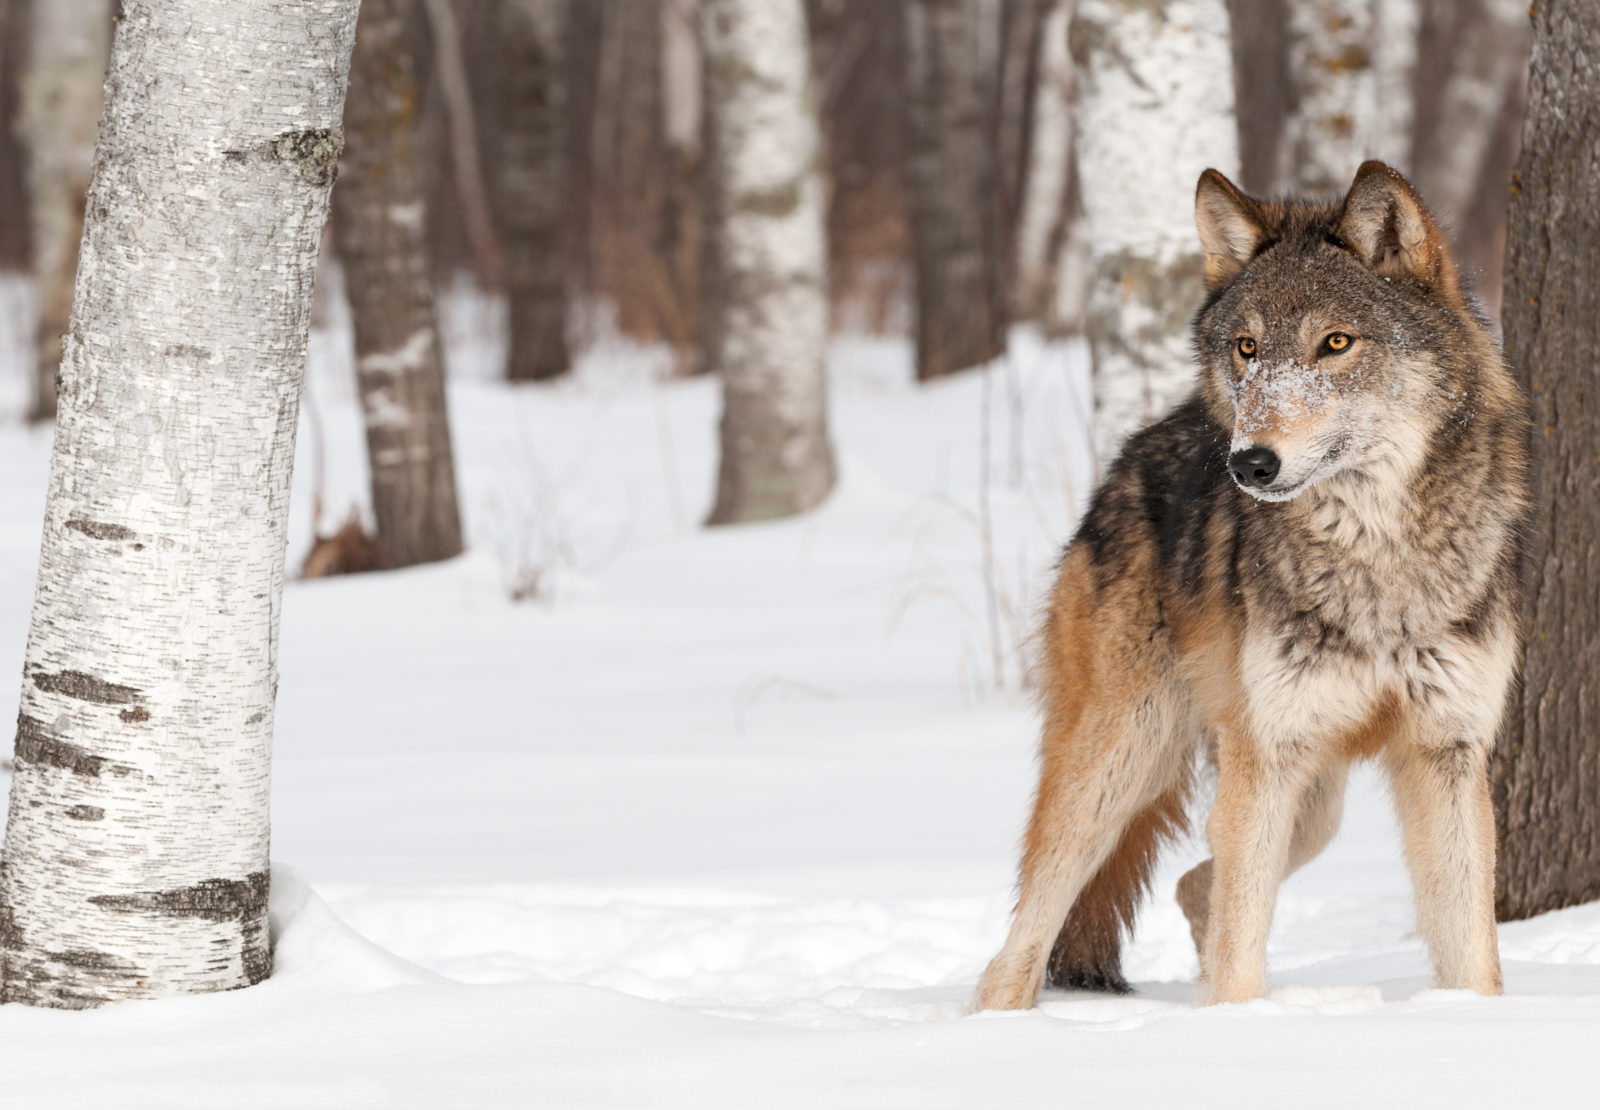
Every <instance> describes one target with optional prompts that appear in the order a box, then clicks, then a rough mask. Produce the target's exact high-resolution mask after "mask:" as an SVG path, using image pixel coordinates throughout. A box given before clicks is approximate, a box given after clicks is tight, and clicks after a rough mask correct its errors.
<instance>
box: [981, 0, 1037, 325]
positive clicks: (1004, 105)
mask: <svg viewBox="0 0 1600 1110" xmlns="http://www.w3.org/2000/svg"><path fill="white" fill-rule="evenodd" d="M987 3H989V4H996V3H998V11H997V12H995V13H994V14H993V15H992V16H991V15H990V14H988V13H987V12H984V16H983V23H982V25H981V26H982V27H984V28H988V27H990V26H991V25H992V26H993V30H994V32H995V35H996V37H997V39H998V42H997V44H996V47H997V49H996V54H997V56H996V59H995V63H994V65H995V66H996V67H998V70H999V73H998V76H997V78H996V80H995V82H994V90H993V95H992V96H991V100H992V101H993V112H994V125H993V133H994V143H993V146H994V155H993V165H994V184H993V187H992V189H991V190H990V191H991V192H992V193H993V196H994V201H993V204H992V207H993V210H994V216H993V221H994V223H993V229H992V231H991V233H990V234H991V239H990V241H991V242H993V243H994V245H995V254H996V260H995V265H996V266H997V267H998V268H999V271H1000V278H999V280H1000V282H1001V285H1002V288H1003V289H1005V290H1006V294H1007V299H1006V301H1005V303H1004V305H1003V312H1004V315H1005V316H1006V317H1008V318H1009V317H1010V316H1011V315H1012V312H1011V307H1012V305H1013V304H1014V303H1015V300H1014V298H1013V297H1012V296H1011V294H1012V292H1013V291H1014V290H1015V289H1016V281H1017V268H1018V242H1017V236H1018V228H1019V225H1020V224H1021V221H1022V215H1023V204H1024V194H1025V193H1026V190H1027V187H1028V169H1029V165H1030V164H1031V162H1032V160H1033V143H1032V142H1031V138H1032V136H1033V134H1034V119H1035V113H1036V111H1037V108H1038V93H1039V58H1040V53H1041V49H1042V45H1043V39H1042V37H1041V32H1042V29H1043V24H1044V18H1045V14H1046V13H1045V9H1046V8H1048V7H1050V6H1051V0H987ZM980 11H982V9H981V8H980ZM986 68H989V67H987V66H986Z"/></svg>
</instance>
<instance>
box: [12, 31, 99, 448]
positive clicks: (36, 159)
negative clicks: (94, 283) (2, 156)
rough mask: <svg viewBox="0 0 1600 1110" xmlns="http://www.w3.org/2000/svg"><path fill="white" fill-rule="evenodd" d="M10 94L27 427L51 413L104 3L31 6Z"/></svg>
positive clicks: (95, 114) (95, 96) (94, 116)
mask: <svg viewBox="0 0 1600 1110" xmlns="http://www.w3.org/2000/svg"><path fill="white" fill-rule="evenodd" d="M27 22H28V32H29V33H28V42H27V51H26V60H25V62H24V64H23V69H22V73H21V77H20V80H19V82H18V86H19V87H18V92H19V96H20V104H19V111H18V115H17V133H18V135H19V136H20V137H21V139H22V146H23V150H24V153H25V156H26V165H25V179H26V182H27V189H28V216H29V224H30V232H31V234H30V236H29V238H30V241H31V243H32V246H33V280H34V289H35V295H36V296H37V297H38V302H39V320H38V326H37V327H38V330H37V344H36V350H37V360H36V364H35V373H34V386H33V403H32V407H31V408H30V410H29V413H28V418H29V419H30V420H49V419H51V418H53V417H54V416H55V413H56V372H57V370H58V369H59V368H60V366H61V337H62V336H63V335H65V334H66V331H67V321H68V313H69V312H70V310H71V308H72V284H73V278H74V275H75V274H76V272H77V268H78V240H79V239H80V238H81V237H82V235H83V202H84V191H85V190H86V189H87V188H88V187H89V163H90V161H91V159H92V158H93V155H94V137H95V127H96V125H97V124H98V122H99V119H100V86H101V82H102V81H103V79H104V76H105V70H106V52H107V50H108V49H109V47H110V43H111V11H110V8H109V7H108V5H107V0H34V3H33V5H32V8H31V11H30V12H29V19H28V21H27Z"/></svg>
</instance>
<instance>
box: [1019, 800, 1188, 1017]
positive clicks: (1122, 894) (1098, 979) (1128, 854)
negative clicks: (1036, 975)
mask: <svg viewBox="0 0 1600 1110" xmlns="http://www.w3.org/2000/svg"><path fill="white" fill-rule="evenodd" d="M1190 788H1191V779H1190V776H1188V775H1185V776H1184V777H1183V779H1182V781H1180V782H1179V783H1178V784H1177V785H1175V786H1174V787H1173V788H1172V789H1171V790H1169V791H1168V792H1167V793H1165V794H1163V795H1162V796H1161V797H1160V798H1158V799H1157V800H1156V801H1155V802H1153V803H1152V804H1151V805H1149V806H1148V807H1146V808H1145V809H1144V810H1142V811H1140V812H1139V814H1138V815H1136V816H1135V817H1134V819H1133V820H1132V821H1130V822H1129V823H1128V827H1127V828H1126V829H1124V830H1123V833H1122V839H1121V840H1120V841H1118V842H1117V846H1116V848H1114V849H1113V850H1112V852H1111V855H1110V856H1108V857H1107V858H1106V861H1105V863H1103V864H1101V865H1100V870H1099V871H1096V872H1095V875H1094V878H1092V879H1090V880H1089V884H1088V885H1087V886H1085V887H1084V888H1083V893H1081V894H1079V895H1078V900H1077V901H1076V902H1074V903H1073V905H1072V910H1071V912H1070V913H1068V914H1067V920H1066V924H1064V925H1063V926H1062V927H1061V934H1060V935H1059V936H1058V937H1056V943H1055V946H1054V947H1053V948H1052V949H1051V950H1050V963H1049V965H1048V966H1047V968H1046V970H1045V977H1046V980H1047V982H1048V983H1049V985H1050V986H1052V987H1071V988H1074V989H1077V990H1091V991H1108V992H1110V993H1112V994H1127V993H1128V992H1129V991H1130V990H1132V988H1131V987H1129V986H1128V981H1127V980H1126V979H1124V978H1123V977H1122V942H1123V939H1124V938H1125V937H1126V936H1129V935H1131V934H1132V932H1133V922H1134V919H1135V918H1136V917H1137V916H1138V913H1139V904H1140V903H1141V902H1143V901H1144V896H1145V893H1146V892H1147V891H1148V890H1149V888H1150V875H1151V872H1152V871H1154V870H1155V865H1156V859H1157V857H1158V856H1159V855H1160V854H1161V848H1162V846H1163V845H1164V844H1166V843H1167V842H1168V841H1171V840H1173V839H1176V838H1177V837H1179V836H1182V835H1183V834H1184V833H1185V832H1187V831H1188V828H1189V819H1188V814H1187V812H1186V808H1185V807H1186V805H1187V803H1188V800H1189V792H1190Z"/></svg>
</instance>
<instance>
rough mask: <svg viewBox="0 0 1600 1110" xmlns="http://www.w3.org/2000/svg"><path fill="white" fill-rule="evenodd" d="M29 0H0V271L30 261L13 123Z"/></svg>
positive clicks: (24, 265)
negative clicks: (3, 214) (19, 215)
mask: <svg viewBox="0 0 1600 1110" xmlns="http://www.w3.org/2000/svg"><path fill="white" fill-rule="evenodd" d="M27 17H28V0H0V212H3V213H5V218H4V219H0V272H3V271H6V270H15V271H18V272H21V271H25V270H27V269H28V268H29V266H30V265H31V257H30V254H29V249H28V221H27V220H26V219H21V218H19V217H18V215H17V214H18V213H21V212H26V211H27V210H28V203H27V196H28V193H27V189H26V187H25V186H24V184H23V180H22V149H21V147H20V145H19V144H18V136H17V134H16V128H14V127H13V123H14V122H15V121H16V119H17V114H18V113H17V71H18V70H19V69H21V68H22V59H23V45H24V43H25V42H26V41H27V35H26V33H25V32H26V25H27Z"/></svg>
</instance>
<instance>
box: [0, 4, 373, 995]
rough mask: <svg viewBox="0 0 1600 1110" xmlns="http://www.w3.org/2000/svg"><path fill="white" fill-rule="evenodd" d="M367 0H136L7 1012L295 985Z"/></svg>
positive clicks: (60, 542) (54, 565)
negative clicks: (321, 275)
mask: <svg viewBox="0 0 1600 1110" xmlns="http://www.w3.org/2000/svg"><path fill="white" fill-rule="evenodd" d="M356 7H357V3H356V0H234V2H232V3H229V4H225V5H224V4H217V3H215V2H214V0H123V2H122V6H121V18H120V21H119V23H118V25H117V32H116V41H115V45H114V47H113V51H112V57H111V68H110V76H109V78H108V81H107V88H108V90H109V100H108V103H107V106H106V112H105V116H104V119H103V120H102V123H101V129H100V139H99V143H98V146H97V148H96V153H95V160H94V172H93V178H92V181H91V184H90V188H89V203H88V211H89V218H88V226H87V231H86V234H85V236H84V239H83V257H82V262H81V266H80V271H79V278H78V284H77V293H76V298H75V301H74V305H73V313H72V326H71V330H70V331H69V333H68V336H67V341H66V344H65V352H64V356H63V361H62V377H61V382H62V389H61V398H60V401H61V408H60V416H59V419H58V422H57V428H56V439H55V453H54V456H53V458H52V460H51V468H50V487H49V497H48V501H47V504H46V510H45V523H44V543H43V549H42V551H41V554H40V561H39V579H38V590H37V593H36V595H35V599H34V609H33V619H32V624H31V627H30V630H29V636H28V646H27V653H26V657H25V661H24V665H23V683H22V687H23V689H22V704H21V712H20V715H19V720H18V730H17V744H16V775H15V778H14V781H13V785H12V794H11V808H10V818H9V821H8V824H7V827H6V841H5V865H4V868H3V874H0V958H3V964H4V967H3V980H0V989H3V995H0V997H3V998H5V999H6V1000H11V1001H20V1002H28V1003H34V1004H39V1005H52V1006H64V1007H82V1006H91V1005H95V1004H97V1003H100V1002H103V1001H106V1000H110V999H122V998H136V997H149V996H155V995H164V994H171V993H175V992H199V991H209V990H220V989H226V988H230V987H238V986H244V985H247V984H249V983H253V982H257V981H259V980H260V979H262V978H263V977H264V976H265V975H266V974H267V973H268V971H269V968H270V955H269V952H268V948H267V932H266V909H267V833H268V828H267V789H268V762H269V750H270V743H271V736H272V717H273V698H274V693H275V689H276V685H277V671H276V658H275V657H276V649H277V626H278V611H279V600H280V597H281V593H282V582H283V563H284V525H285V521H286V511H287V508H288V496H289V475H290V468H291V465H292V463H293V459H294V433H295V422H296V419H297V414H298V404H299V396H300V381H301V373H302V370H303V367H304V361H305V348H306V337H307V330H308V327H309V322H310V309H311V286H312V276H313V270H314V266H315V262H316V255H317V245H318V240H319V238H320V236H321V231H322V225H323V222H324V220H325V219H326V216H327V207H328V189H329V186H330V184H331V183H332V180H333V176H334V172H335V165H336V160H337V157H338V152H339V148H340V144H341V141H342V139H341V132H340V130H339V120H340V113H341V111H342V108H343V100H344V91H345V82H346V79H347V77H348V66H349V58H350V46H351V41H352V37H353V32H354V27H355V20H356Z"/></svg>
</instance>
